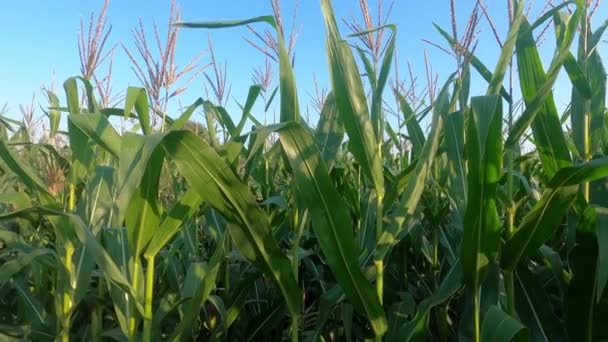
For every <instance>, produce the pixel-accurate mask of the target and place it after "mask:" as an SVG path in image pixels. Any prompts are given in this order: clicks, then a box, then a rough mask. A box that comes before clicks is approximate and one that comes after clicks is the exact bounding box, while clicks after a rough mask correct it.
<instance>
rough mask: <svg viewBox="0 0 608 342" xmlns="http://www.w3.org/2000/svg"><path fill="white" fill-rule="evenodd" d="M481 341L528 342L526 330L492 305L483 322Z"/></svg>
mask: <svg viewBox="0 0 608 342" xmlns="http://www.w3.org/2000/svg"><path fill="white" fill-rule="evenodd" d="M481 340H482V341H484V342H485V341H487V342H494V341H496V342H501V341H504V342H510V341H528V329H527V328H526V327H525V326H524V325H523V324H521V322H519V321H518V320H516V319H515V318H513V317H511V316H509V315H508V314H507V313H506V312H504V311H502V310H501V309H500V308H499V307H498V306H496V305H492V306H490V309H489V310H488V311H487V312H486V314H485V317H484V320H483V327H482V329H481Z"/></svg>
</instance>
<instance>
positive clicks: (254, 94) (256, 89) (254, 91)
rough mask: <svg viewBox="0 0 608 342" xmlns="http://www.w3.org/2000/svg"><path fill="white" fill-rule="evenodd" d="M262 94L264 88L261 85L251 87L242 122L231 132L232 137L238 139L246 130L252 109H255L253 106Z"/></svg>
mask: <svg viewBox="0 0 608 342" xmlns="http://www.w3.org/2000/svg"><path fill="white" fill-rule="evenodd" d="M261 92H262V87H261V86H260V85H252V86H251V87H249V92H248V94H247V100H246V101H245V106H244V107H243V116H242V117H241V120H240V121H239V123H238V125H237V126H236V127H235V128H234V131H232V132H230V135H231V136H232V137H233V138H236V137H237V136H239V135H241V132H243V128H245V123H246V122H247V118H248V115H249V113H250V112H251V109H253V105H254V104H255V101H256V100H257V99H258V97H259V96H260V93H261ZM233 126H234V124H233Z"/></svg>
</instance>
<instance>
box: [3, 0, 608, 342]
mask: <svg viewBox="0 0 608 342" xmlns="http://www.w3.org/2000/svg"><path fill="white" fill-rule="evenodd" d="M524 5H525V3H524V1H517V0H513V1H512V2H511V6H510V9H511V16H510V25H509V29H508V31H507V33H506V36H505V37H504V38H503V39H500V41H501V45H502V48H501V51H500V55H499V56H498V58H497V61H498V62H497V63H496V65H495V67H494V68H493V69H490V68H488V67H487V66H486V65H485V64H484V63H483V61H482V60H480V59H479V58H478V57H477V56H476V55H475V54H474V51H472V50H471V47H472V46H473V44H472V41H471V39H465V41H466V42H467V43H466V44H464V45H463V44H462V43H460V42H459V37H457V36H456V33H457V32H456V30H455V29H454V30H453V33H448V32H447V31H446V30H443V29H442V28H441V27H440V26H437V29H438V31H439V34H440V35H441V36H442V37H443V38H445V41H446V42H447V43H448V44H449V45H450V46H451V48H452V49H454V51H458V53H457V55H458V56H459V57H458V58H457V64H458V65H457V69H456V70H455V72H454V73H453V74H451V75H447V78H446V79H445V82H444V84H443V86H442V87H440V88H438V91H437V92H436V94H435V93H434V95H432V96H430V95H429V97H432V101H429V102H428V103H426V102H424V101H421V102H419V103H412V102H411V100H410V98H409V97H408V95H407V94H404V93H403V92H402V91H401V90H402V88H401V87H392V90H393V92H392V93H389V92H385V91H384V90H385V88H386V86H387V85H389V87H390V82H389V75H390V73H391V68H393V67H394V66H393V65H392V64H393V61H394V59H395V42H396V39H395V37H396V35H397V34H399V32H398V29H397V27H396V26H395V25H390V24H386V25H383V26H381V27H377V28H373V27H371V28H370V27H367V28H366V30H365V31H362V32H356V33H355V34H354V35H353V38H358V37H361V36H368V35H370V34H373V33H375V32H379V30H388V31H390V36H388V39H387V41H386V48H384V49H383V53H382V54H378V55H377V56H374V58H373V61H371V60H370V59H369V57H368V56H367V55H366V53H365V52H364V51H362V50H360V49H359V50H357V51H356V52H358V53H353V50H352V49H351V47H350V45H349V43H348V42H347V40H345V37H343V36H342V35H341V33H340V30H339V27H338V24H337V22H338V21H337V19H336V14H335V13H334V10H333V7H332V2H331V0H321V9H322V15H323V19H324V25H325V30H326V33H327V35H326V53H327V68H328V72H329V75H330V81H331V87H330V91H329V92H328V94H327V96H325V97H324V101H323V103H320V104H319V109H320V117H319V121H318V123H317V124H316V126H315V125H313V124H312V123H309V122H306V121H305V120H304V119H303V117H302V116H301V114H300V113H301V112H300V101H299V97H298V93H297V88H296V78H295V72H294V68H295V67H297V66H294V64H293V59H292V55H291V50H290V48H289V46H290V44H289V43H286V41H285V37H283V32H282V30H281V29H280V25H279V24H277V19H276V18H275V17H273V16H262V17H256V18H251V19H245V20H231V21H218V22H178V23H175V24H176V25H178V26H179V27H180V28H181V27H183V28H191V29H195V28H196V29H206V30H209V29H219V28H231V27H239V26H248V27H252V25H267V27H268V28H269V31H274V32H275V34H276V39H275V42H276V51H275V52H276V58H277V63H278V72H279V78H278V79H279V87H278V89H279V90H278V92H279V93H278V96H277V101H278V103H277V104H276V106H277V107H278V108H279V109H280V120H279V122H276V123H271V124H268V125H266V124H261V123H260V122H258V120H257V119H256V113H255V109H254V108H256V106H255V104H256V102H257V101H258V99H259V98H260V97H262V98H263V99H264V104H263V106H262V107H263V108H264V111H266V110H268V108H269V107H270V106H271V105H272V103H273V100H274V99H275V96H274V92H272V94H270V95H269V96H266V95H268V94H266V93H265V92H266V91H268V90H267V89H265V87H263V86H262V85H259V84H253V85H251V87H250V89H249V93H248V96H247V98H246V99H245V101H244V102H243V103H244V105H243V106H241V112H240V113H229V112H228V110H227V109H226V108H225V107H224V104H222V103H213V102H212V101H211V100H209V99H202V98H200V99H197V100H196V101H194V102H193V103H192V105H190V106H189V107H187V108H186V110H185V111H183V112H182V113H178V114H177V115H163V116H162V117H161V119H162V120H163V123H162V125H161V127H162V128H163V129H162V130H158V129H157V128H156V127H157V125H154V123H153V122H154V120H153V118H154V116H155V115H156V112H155V111H156V110H157V108H156V105H155V104H151V103H150V102H149V101H150V99H151V98H152V99H154V97H153V96H152V97H151V96H150V94H149V93H148V90H147V89H145V88H138V87H130V88H128V89H127V90H126V92H125V94H126V96H125V101H124V106H123V107H121V108H117V107H103V106H101V105H100V104H99V103H98V102H97V100H96V98H95V92H94V87H93V86H92V85H91V83H90V82H89V80H88V79H87V78H84V77H73V78H70V79H68V80H67V81H65V83H64V93H65V100H64V102H63V103H62V101H61V100H60V96H58V95H56V94H54V93H52V92H50V91H49V92H48V99H49V108H48V109H47V113H48V117H49V120H50V122H51V124H50V127H51V133H52V134H57V135H60V136H64V137H65V138H66V139H67V141H68V142H69V143H68V144H67V146H65V147H59V146H55V145H51V144H48V143H45V142H36V141H35V140H33V139H30V138H29V137H30V135H29V134H28V131H27V126H26V125H24V124H22V123H19V122H14V121H11V120H10V119H8V118H5V117H4V116H1V117H0V124H1V129H2V134H0V137H1V139H0V177H1V179H2V182H1V183H0V184H1V185H0V189H2V191H1V192H0V208H1V209H0V212H1V214H0V223H1V224H2V225H1V229H0V260H1V264H0V294H1V296H0V334H1V336H2V339H3V340H9V341H12V340H23V339H26V340H28V339H29V340H35V341H46V340H61V341H70V340H74V341H76V340H94V341H102V340H118V341H125V340H126V341H140V340H141V341H145V342H147V341H153V340H154V341H156V340H163V341H164V340H171V341H182V340H183V341H189V340H195V339H201V340H213V341H217V340H226V341H228V340H229V341H232V340H264V341H265V340H273V341H274V340H287V339H291V340H292V341H299V340H300V339H302V340H305V341H320V340H323V341H337V340H340V341H342V340H346V341H352V340H357V341H363V340H378V341H381V340H385V341H424V340H439V341H451V340H463V341H468V340H472V341H512V340H533V341H600V340H605V339H608V330H606V329H605V328H604V327H603V325H604V324H603V323H604V321H603V320H605V314H607V313H608V294H607V291H606V290H605V289H606V283H607V282H608V254H606V251H607V250H608V231H607V228H608V203H606V198H608V197H607V195H608V194H607V193H606V189H607V187H606V184H607V183H606V180H607V179H608V178H607V177H608V157H606V156H605V154H606V151H607V148H606V147H607V146H608V135H607V134H606V127H607V126H606V105H605V97H606V72H605V69H604V66H603V61H602V58H601V55H600V53H599V52H598V49H597V46H598V44H599V43H600V42H601V39H602V36H603V33H604V31H605V30H606V28H607V27H608V24H603V25H602V26H600V27H597V28H595V29H593V28H592V27H591V22H590V20H589V17H590V14H591V12H593V11H594V10H593V8H590V5H589V4H588V2H586V1H582V0H579V1H570V2H565V3H563V4H561V5H559V6H555V7H554V8H552V9H550V10H548V11H547V12H546V13H545V14H543V15H541V16H540V17H539V18H536V19H532V18H529V16H528V15H527V14H526V13H525V10H524ZM568 6H570V8H571V10H572V11H571V12H569V11H568V10H567V9H568ZM486 15H487V14H486ZM474 20H475V18H473V21H474ZM547 23H549V24H550V25H552V26H553V27H554V31H555V35H554V37H555V43H556V44H555V46H556V48H555V52H554V54H553V58H552V60H551V63H550V65H549V66H548V68H545V66H543V63H542V62H541V58H540V53H539V49H538V44H537V42H536V40H535V34H538V33H539V31H540V30H542V28H543V27H544V26H545V25H547ZM388 31H386V32H388ZM383 32H384V31H383ZM467 36H470V33H467ZM577 42H578V46H577V47H576V54H575V53H573V52H572V51H573V49H574V46H575V45H576V43H577ZM357 58H358V59H359V60H358V59H357ZM513 65H516V66H517V67H516V72H517V76H518V78H517V79H518V81H517V82H518V84H517V86H519V90H520V92H519V93H521V97H522V99H521V100H522V110H521V111H517V110H516V108H517V106H516V105H515V101H516V99H515V98H516V92H515V91H513V89H512V87H505V86H504V84H505V78H506V75H508V74H509V70H513V69H511V66H513ZM360 69H361V70H363V71H360ZM562 70H563V71H564V72H565V73H566V75H567V76H568V79H569V80H570V84H571V86H572V98H571V101H570V102H571V103H570V106H569V107H568V108H567V109H566V110H565V112H564V113H560V112H558V108H557V106H556V103H555V100H554V98H553V90H552V89H553V87H554V86H555V83H556V80H557V79H558V76H559V75H560V73H561V72H562ZM474 72H476V73H479V75H481V79H483V80H484V81H485V82H487V87H486V91H485V93H483V94H475V95H473V96H471V74H472V73H474ZM364 73H365V76H364V77H365V78H364V77H363V76H362V75H363V74H364ZM366 84H367V86H366ZM396 84H398V83H396ZM368 88H369V89H368ZM81 89H82V90H84V94H79V90H81ZM391 96H394V97H395V100H396V101H397V102H398V104H399V109H400V113H399V115H401V116H402V117H401V118H400V120H399V122H398V123H397V126H395V124H394V122H391V121H390V120H389V118H388V116H386V115H385V113H386V110H385V109H386V108H385V106H384V104H385V103H386V99H387V98H390V97H391ZM83 97H84V98H85V99H86V101H85V103H84V105H81V98H83ZM102 102H104V103H105V101H102ZM197 110H202V111H203V112H204V114H205V118H206V121H207V122H208V123H212V124H213V126H214V127H206V128H199V127H198V126H197V124H196V123H194V122H193V121H192V116H193V114H194V113H195V112H196V111H197ZM112 117H126V118H130V119H132V120H134V121H135V122H137V125H136V127H135V129H134V130H133V131H132V132H130V131H125V132H122V133H119V131H117V129H116V128H115V127H114V126H113V123H112ZM235 118H238V120H234V119H235ZM424 118H427V121H429V127H428V130H426V132H425V129H424V126H423V119H424ZM60 120H64V121H65V122H66V127H67V131H61V130H60V128H59V127H60ZM248 122H252V123H253V126H252V128H251V130H249V131H247V130H246V125H247V123H248ZM568 123H569V124H568ZM216 125H217V127H215V126H216ZM216 128H217V129H216ZM402 129H403V130H405V131H406V132H407V134H403V135H398V134H399V133H398V132H401V130H402ZM273 136H277V137H278V139H276V140H273V139H271V137H273ZM403 139H406V140H407V141H408V144H409V145H410V146H411V149H408V150H406V149H405V146H404V144H403V143H402V141H403ZM522 145H529V146H532V148H531V151H530V152H525V151H524V149H522V147H521V146H522Z"/></svg>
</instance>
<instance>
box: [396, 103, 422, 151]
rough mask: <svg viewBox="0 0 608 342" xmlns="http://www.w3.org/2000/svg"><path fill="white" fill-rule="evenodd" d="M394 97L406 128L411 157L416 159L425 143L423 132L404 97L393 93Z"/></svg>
mask: <svg viewBox="0 0 608 342" xmlns="http://www.w3.org/2000/svg"><path fill="white" fill-rule="evenodd" d="M395 96H396V97H397V99H398V101H399V108H401V113H402V114H403V120H404V122H405V126H406V127H407V132H408V134H409V136H410V141H411V142H412V155H413V156H414V157H418V156H419V155H420V153H421V152H422V149H423V147H424V143H425V138H424V132H423V131H422V128H421V127H420V123H418V120H417V119H416V113H414V110H413V109H412V107H410V105H409V103H408V102H407V99H406V98H405V96H403V95H402V94H400V93H398V92H395Z"/></svg>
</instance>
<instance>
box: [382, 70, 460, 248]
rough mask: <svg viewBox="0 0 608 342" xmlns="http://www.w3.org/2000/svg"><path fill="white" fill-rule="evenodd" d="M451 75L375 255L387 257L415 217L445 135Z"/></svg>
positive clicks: (438, 97)
mask: <svg viewBox="0 0 608 342" xmlns="http://www.w3.org/2000/svg"><path fill="white" fill-rule="evenodd" d="M454 76H455V75H452V76H451V77H450V78H449V79H448V81H447V82H446V84H445V85H444V86H443V88H442V89H441V91H440V92H439V95H438V96H437V100H436V102H435V105H434V108H433V120H432V122H431V132H430V133H429V136H428V138H427V139H426V142H425V144H424V147H423V149H422V152H421V154H420V157H419V158H418V160H417V161H416V166H415V170H414V172H413V174H414V175H416V176H415V177H410V178H409V180H408V183H407V186H406V188H405V191H404V192H403V194H402V195H401V200H400V201H399V203H398V204H396V207H395V208H394V210H393V212H392V213H391V214H390V215H389V217H388V224H387V227H386V229H385V230H384V231H383V232H382V235H381V236H380V239H379V241H378V245H377V246H376V250H375V251H374V252H373V253H374V254H375V258H378V259H379V258H384V256H385V255H386V254H387V253H388V251H389V249H390V248H391V246H393V245H394V244H395V243H396V242H398V241H399V239H400V235H401V233H402V232H403V225H404V223H405V222H406V221H407V220H409V219H410V218H412V217H413V215H414V213H415V212H416V207H417V206H418V202H419V201H420V198H421V197H422V192H423V190H424V187H425V184H426V179H427V177H428V175H429V174H430V171H431V166H432V165H433V161H434V159H435V155H436V154H437V150H438V149H439V144H440V141H441V136H442V134H443V117H444V115H445V114H446V113H447V111H448V108H449V104H450V99H449V96H450V95H449V92H448V91H449V85H450V84H451V81H452V80H453V77H454Z"/></svg>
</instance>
